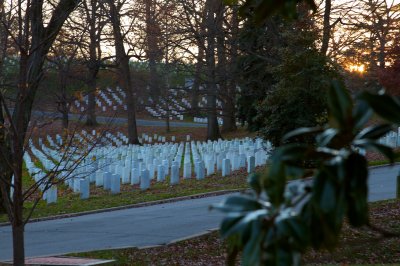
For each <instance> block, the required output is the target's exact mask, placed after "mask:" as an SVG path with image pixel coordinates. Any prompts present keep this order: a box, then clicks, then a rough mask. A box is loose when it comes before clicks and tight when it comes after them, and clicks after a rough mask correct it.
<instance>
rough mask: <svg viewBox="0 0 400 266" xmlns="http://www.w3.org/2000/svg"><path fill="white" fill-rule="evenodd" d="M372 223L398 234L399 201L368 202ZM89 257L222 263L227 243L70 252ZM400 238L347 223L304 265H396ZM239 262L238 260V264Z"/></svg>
mask: <svg viewBox="0 0 400 266" xmlns="http://www.w3.org/2000/svg"><path fill="white" fill-rule="evenodd" d="M370 214H371V224H373V225H375V226H377V227H379V228H383V229H385V230H389V231H391V232H396V233H400V201H399V200H390V201H381V202H377V203H371V204H370ZM70 255H73V256H82V257H90V258H104V259H115V260H116V262H117V263H113V265H225V257H226V243H224V241H221V240H220V239H219V236H218V232H211V233H209V234H206V235H203V236H200V237H196V238H193V239H189V240H184V241H181V242H178V243H174V244H169V245H164V246H160V247H153V248H146V249H141V250H140V249H137V248H127V249H119V250H118V249H117V250H105V251H94V252H85V253H78V254H70ZM399 262H400V238H399V237H393V238H385V239H384V238H382V237H381V236H380V235H379V234H377V233H375V232H372V231H371V230H369V229H367V228H361V229H353V228H350V227H349V226H348V225H347V224H346V223H345V224H344V227H343V235H342V238H341V241H340V244H339V247H338V248H337V249H336V250H335V251H334V252H332V253H329V252H328V251H319V252H315V251H312V250H310V251H308V252H307V254H306V255H305V256H304V258H303V264H304V265H338V264H340V265H399V264H398V263H399ZM237 265H239V263H237Z"/></svg>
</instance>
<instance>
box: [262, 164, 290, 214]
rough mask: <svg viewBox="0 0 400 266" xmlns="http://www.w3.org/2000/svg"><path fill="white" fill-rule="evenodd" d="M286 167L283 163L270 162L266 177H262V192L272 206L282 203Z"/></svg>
mask: <svg viewBox="0 0 400 266" xmlns="http://www.w3.org/2000/svg"><path fill="white" fill-rule="evenodd" d="M285 169H286V167H285V165H284V164H283V162H279V161H278V162H274V161H273V162H272V164H271V168H270V171H269V173H268V175H266V176H265V177H264V182H263V185H264V190H265V191H266V193H267V195H268V198H269V200H270V202H271V204H272V205H274V206H276V207H277V206H279V205H280V204H281V203H282V202H283V201H284V196H283V194H284V191H285V185H286V171H285Z"/></svg>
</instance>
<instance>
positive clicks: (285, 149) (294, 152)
mask: <svg viewBox="0 0 400 266" xmlns="http://www.w3.org/2000/svg"><path fill="white" fill-rule="evenodd" d="M308 151H310V147H309V146H308V145H306V144H296V143H293V144H288V145H285V146H281V147H279V148H277V149H276V151H275V152H274V154H273V155H272V161H277V160H279V161H286V162H288V161H298V160H303V159H305V154H306V153H307V152H308Z"/></svg>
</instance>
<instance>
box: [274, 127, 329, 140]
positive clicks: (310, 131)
mask: <svg viewBox="0 0 400 266" xmlns="http://www.w3.org/2000/svg"><path fill="white" fill-rule="evenodd" d="M322 130H323V129H322V128H321V127H301V128H298V129H295V130H293V131H290V132H289V133H287V134H286V135H285V136H283V138H282V141H283V142H285V141H286V140H289V139H291V138H294V137H299V136H304V135H309V134H314V133H319V132H321V131H322Z"/></svg>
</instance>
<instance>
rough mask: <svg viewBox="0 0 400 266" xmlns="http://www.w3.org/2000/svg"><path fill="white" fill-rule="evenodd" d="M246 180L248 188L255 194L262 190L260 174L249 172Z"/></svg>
mask: <svg viewBox="0 0 400 266" xmlns="http://www.w3.org/2000/svg"><path fill="white" fill-rule="evenodd" d="M247 182H248V183H249V185H250V188H251V189H253V190H254V192H255V193H256V194H257V195H260V193H261V191H262V185H261V176H260V174H256V173H254V174H250V175H249V176H248V177H247Z"/></svg>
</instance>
